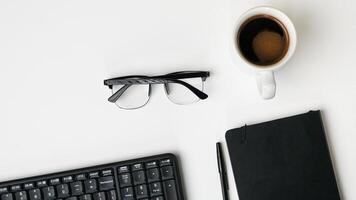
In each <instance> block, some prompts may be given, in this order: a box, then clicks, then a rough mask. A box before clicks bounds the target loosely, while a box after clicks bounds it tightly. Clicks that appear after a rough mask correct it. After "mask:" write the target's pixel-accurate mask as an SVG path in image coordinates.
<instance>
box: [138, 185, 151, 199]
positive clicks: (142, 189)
mask: <svg viewBox="0 0 356 200" xmlns="http://www.w3.org/2000/svg"><path fill="white" fill-rule="evenodd" d="M135 192H136V198H137V199H142V198H147V197H148V191H147V186H146V185H139V186H136V187H135Z"/></svg>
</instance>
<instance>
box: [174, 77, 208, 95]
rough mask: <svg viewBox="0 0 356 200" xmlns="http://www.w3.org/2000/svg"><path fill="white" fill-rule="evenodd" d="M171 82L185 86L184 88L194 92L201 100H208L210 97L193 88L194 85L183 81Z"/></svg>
mask: <svg viewBox="0 0 356 200" xmlns="http://www.w3.org/2000/svg"><path fill="white" fill-rule="evenodd" d="M170 81H171V82H174V83H178V84H181V85H183V86H184V87H186V88H188V89H189V90H190V91H192V92H193V93H194V94H195V95H197V96H198V97H199V99H206V98H208V95H207V94H205V93H204V92H202V91H200V90H198V89H197V88H195V87H193V86H192V85H190V84H189V83H186V82H184V81H181V80H175V79H171V80H170Z"/></svg>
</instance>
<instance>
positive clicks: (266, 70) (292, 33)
mask: <svg viewBox="0 0 356 200" xmlns="http://www.w3.org/2000/svg"><path fill="white" fill-rule="evenodd" d="M258 15H269V16H272V17H274V18H276V19H277V20H279V21H280V22H281V23H282V24H283V25H284V27H285V29H286V31H287V33H288V36H289V45H288V49H287V51H286V53H285V55H284V57H283V58H281V59H280V60H279V61H278V62H276V63H274V64H271V65H266V66H263V67H261V66H259V65H256V64H254V63H252V62H250V61H248V60H247V59H246V58H245V57H244V56H243V54H242V53H241V51H240V48H239V47H238V43H237V35H238V33H239V30H240V28H241V26H242V25H243V24H244V22H246V20H248V19H250V18H251V17H254V16H258ZM235 27H236V28H235V30H234V33H233V44H234V46H233V49H234V52H235V53H234V54H236V53H237V54H238V55H239V58H240V59H241V60H242V61H243V65H244V67H247V68H249V69H250V71H252V72H253V73H254V74H255V76H256V81H257V88H258V90H259V92H260V95H261V96H262V98H264V99H271V98H273V97H274V96H275V93H276V82H275V79H274V73H273V71H275V70H277V69H280V68H281V67H283V66H284V64H285V63H286V62H287V61H288V60H289V59H290V58H291V57H292V55H293V53H294V50H295V48H296V44H297V33H296V30H295V27H294V25H293V23H292V21H291V20H290V19H289V18H288V16H287V15H285V14H284V13H283V12H281V11H280V10H277V9H275V8H272V7H265V6H263V7H255V8H252V9H250V10H248V11H246V12H245V13H244V14H242V16H241V17H240V18H239V20H238V21H237V23H236V25H235ZM235 57H236V56H235Z"/></svg>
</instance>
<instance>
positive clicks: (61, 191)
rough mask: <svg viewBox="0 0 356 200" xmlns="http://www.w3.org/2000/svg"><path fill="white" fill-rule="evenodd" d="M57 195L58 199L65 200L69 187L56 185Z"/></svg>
mask: <svg viewBox="0 0 356 200" xmlns="http://www.w3.org/2000/svg"><path fill="white" fill-rule="evenodd" d="M56 188H57V194H58V198H67V197H69V187H68V185H67V184H61V185H57V187H56Z"/></svg>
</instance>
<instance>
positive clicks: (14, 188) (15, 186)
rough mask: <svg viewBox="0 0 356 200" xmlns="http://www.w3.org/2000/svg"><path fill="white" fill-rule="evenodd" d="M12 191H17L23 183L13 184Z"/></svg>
mask: <svg viewBox="0 0 356 200" xmlns="http://www.w3.org/2000/svg"><path fill="white" fill-rule="evenodd" d="M10 189H11V192H17V191H20V190H21V185H13V186H11V188H10Z"/></svg>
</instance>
